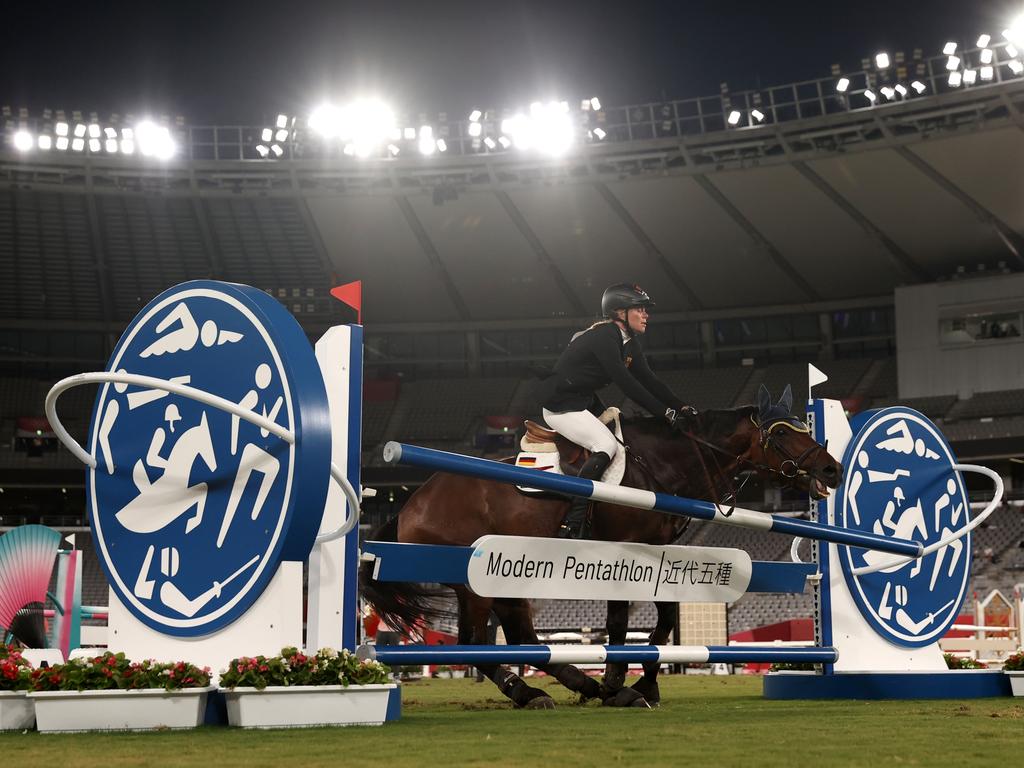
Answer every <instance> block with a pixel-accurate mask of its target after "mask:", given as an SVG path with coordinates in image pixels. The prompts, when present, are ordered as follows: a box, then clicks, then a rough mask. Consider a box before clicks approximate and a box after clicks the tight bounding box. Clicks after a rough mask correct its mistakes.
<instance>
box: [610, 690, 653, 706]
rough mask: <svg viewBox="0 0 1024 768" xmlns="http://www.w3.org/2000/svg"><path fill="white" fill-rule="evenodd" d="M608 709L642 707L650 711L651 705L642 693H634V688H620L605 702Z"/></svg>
mask: <svg viewBox="0 0 1024 768" xmlns="http://www.w3.org/2000/svg"><path fill="white" fill-rule="evenodd" d="M603 704H604V706H606V707H641V708H645V709H650V708H651V705H650V704H648V703H647V699H645V698H644V697H643V696H642V695H641V694H640V693H638V692H637V691H634V690H633V689H632V688H620V689H619V690H617V691H616V692H615V693H614V694H612V695H611V696H609V697H607V698H606V699H605V700H604V702H603Z"/></svg>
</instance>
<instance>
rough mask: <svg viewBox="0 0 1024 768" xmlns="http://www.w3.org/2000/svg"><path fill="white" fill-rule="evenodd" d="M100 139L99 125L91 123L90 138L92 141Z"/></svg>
mask: <svg viewBox="0 0 1024 768" xmlns="http://www.w3.org/2000/svg"><path fill="white" fill-rule="evenodd" d="M99 137H100V127H99V126H98V125H96V123H91V124H90V125H89V138H90V139H98V138H99Z"/></svg>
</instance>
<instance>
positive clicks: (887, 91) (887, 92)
mask: <svg viewBox="0 0 1024 768" xmlns="http://www.w3.org/2000/svg"><path fill="white" fill-rule="evenodd" d="M878 90H879V91H881V92H882V95H883V96H885V100H886V101H892V100H893V99H894V98H896V91H894V90H893V89H892V88H890V87H889V86H888V85H883V86H882V87H881V88H879V89H878Z"/></svg>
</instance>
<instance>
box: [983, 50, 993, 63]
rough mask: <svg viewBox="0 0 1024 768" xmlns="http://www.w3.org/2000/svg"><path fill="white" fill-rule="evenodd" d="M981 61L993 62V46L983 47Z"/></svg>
mask: <svg viewBox="0 0 1024 768" xmlns="http://www.w3.org/2000/svg"><path fill="white" fill-rule="evenodd" d="M981 63H982V64H991V63H992V49H991V48H983V49H982V51H981Z"/></svg>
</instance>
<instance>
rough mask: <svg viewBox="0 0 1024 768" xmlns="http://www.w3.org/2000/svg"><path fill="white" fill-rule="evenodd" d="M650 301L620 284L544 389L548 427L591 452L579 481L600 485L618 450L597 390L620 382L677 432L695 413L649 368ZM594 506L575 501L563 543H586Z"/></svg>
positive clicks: (607, 294)
mask: <svg viewBox="0 0 1024 768" xmlns="http://www.w3.org/2000/svg"><path fill="white" fill-rule="evenodd" d="M653 306H654V302H653V301H651V297H650V296H648V295H647V293H646V292H645V291H644V290H643V289H642V288H640V286H638V285H629V284H626V283H621V284H618V285H613V286H611V287H610V288H608V289H607V290H606V291H605V292H604V295H603V296H602V297H601V314H602V315H604V318H605V319H604V320H601V321H599V322H597V323H595V324H594V325H592V326H590V327H589V328H587V329H586V330H584V331H580V332H579V333H577V334H576V335H575V336H573V338H572V340H571V341H570V342H569V346H567V347H566V348H565V351H564V352H562V355H561V356H560V357H559V358H558V362H557V363H555V368H554V373H553V374H552V375H551V376H549V377H548V378H547V379H546V380H545V381H544V383H543V385H542V387H543V389H542V398H541V405H542V406H543V413H544V420H545V421H546V422H547V424H548V426H549V427H551V428H552V429H554V430H555V431H556V432H559V433H561V434H562V435H564V436H565V437H567V438H569V439H570V440H572V441H573V442H575V443H577V444H578V445H580V446H582V447H583V448H586V449H587V450H588V451H590V458H589V459H587V461H586V462H585V463H584V464H583V466H582V467H581V468H580V471H579V476H580V477H583V478H586V479H588V480H597V479H599V478H600V477H601V476H602V475H603V474H604V471H605V470H606V469H607V468H608V465H609V464H611V461H612V459H613V458H614V457H615V454H616V453H617V452H618V450H619V442H618V440H617V439H616V437H615V435H614V434H612V432H611V431H610V430H609V429H608V427H606V426H605V425H604V424H602V423H601V421H600V420H599V419H598V418H597V415H598V414H600V409H601V401H600V399H599V398H598V396H597V390H599V389H602V388H603V387H606V386H608V385H609V384H611V383H612V382H615V383H616V384H617V385H618V386H619V388H620V389H621V390H622V391H623V392H624V393H625V394H626V395H627V396H628V397H629V398H630V399H631V400H633V401H634V402H636V403H638V404H640V405H642V406H643V407H644V408H645V409H647V410H648V411H649V412H651V413H652V414H664V416H665V418H666V419H667V420H668V422H669V424H671V425H673V426H675V425H676V420H677V418H678V416H679V415H680V414H683V415H695V414H696V411H695V410H694V409H693V408H691V407H689V406H684V405H681V403H682V399H681V398H679V397H678V396H677V395H676V394H674V393H673V392H672V390H671V389H669V388H668V386H666V385H665V383H664V382H662V381H661V380H660V379H659V378H658V377H657V376H655V375H654V373H653V372H652V371H651V369H650V367H649V366H648V365H647V360H646V358H645V357H644V354H643V349H642V348H641V347H640V340H639V338H638V337H639V336H641V335H642V334H643V333H644V332H645V331H646V330H647V316H648V308H649V307H653ZM588 504H589V500H588V499H585V498H580V497H574V498H573V500H572V505H571V506H570V507H569V511H568V512H567V513H566V516H565V519H564V520H562V525H561V528H560V529H559V531H558V536H559V538H573V539H579V538H583V537H584V536H585V534H586V531H585V528H586V517H587V506H588Z"/></svg>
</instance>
